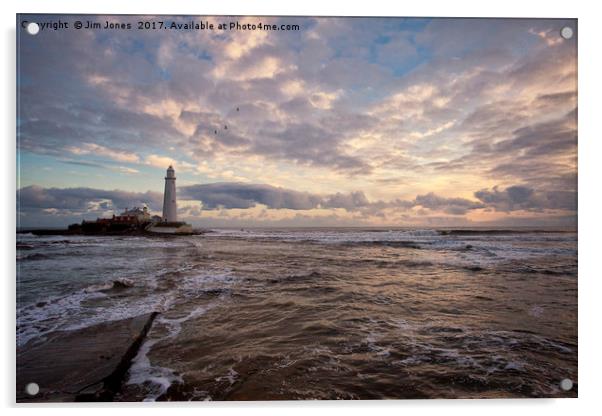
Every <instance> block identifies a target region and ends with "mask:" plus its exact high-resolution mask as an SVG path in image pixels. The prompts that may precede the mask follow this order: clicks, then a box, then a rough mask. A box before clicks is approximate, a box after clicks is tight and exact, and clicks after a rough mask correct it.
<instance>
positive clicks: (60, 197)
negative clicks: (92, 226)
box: [17, 185, 163, 213]
mask: <svg viewBox="0 0 602 416" xmlns="http://www.w3.org/2000/svg"><path fill="white" fill-rule="evenodd" d="M99 201H100V202H105V205H103V206H102V208H106V207H107V205H106V203H107V202H110V204H111V206H112V207H113V208H114V209H116V210H121V209H125V208H126V207H133V206H135V205H137V206H142V205H148V206H149V208H150V209H153V210H159V209H161V208H162V204H163V195H162V194H160V193H157V192H151V191H147V192H126V191H119V190H112V191H108V190H102V189H93V188H43V187H41V186H36V185H32V186H26V187H24V188H20V189H18V190H17V204H18V207H19V209H20V210H22V211H26V212H27V211H35V210H41V209H59V210H69V211H72V212H79V213H85V212H88V211H89V210H90V207H91V206H94V204H95V203H97V202H99Z"/></svg>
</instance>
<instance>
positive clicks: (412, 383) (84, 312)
mask: <svg viewBox="0 0 602 416" xmlns="http://www.w3.org/2000/svg"><path fill="white" fill-rule="evenodd" d="M17 272H18V273H17V277H18V285H17V288H18V289H17V307H18V310H17V341H18V344H19V345H23V344H25V343H27V342H28V341H30V340H32V339H36V340H40V339H43V337H44V336H45V335H46V334H48V333H50V332H52V331H55V330H59V329H60V330H64V329H76V328H81V327H85V326H89V325H93V324H96V323H99V322H105V321H110V320H118V319H122V318H125V317H130V316H136V315H139V314H142V313H145V312H150V311H160V312H161V314H160V315H159V317H158V318H157V320H156V321H155V323H154V325H153V327H152V329H151V330H150V332H149V334H148V338H147V340H146V341H145V343H144V344H143V346H142V348H141V350H140V353H139V354H138V356H137V357H136V359H135V360H134V363H133V365H132V368H131V370H130V373H129V374H128V378H127V384H126V385H125V386H124V389H123V392H122V394H121V396H120V397H119V399H121V400H156V399H158V400H267V399H391V398H435V397H574V396H576V395H577V236H576V233H574V232H536V231H533V232H524V231H521V232H518V231H512V232H511V231H506V232H496V233H489V232H466V231H458V232H453V231H452V232H449V231H441V230H380V229H373V230H367V229H301V230H292V229H280V230H265V229H263V230H212V232H211V233H208V234H205V235H202V236H191V237H178V238H146V237H83V236H68V237H35V236H33V235H31V234H21V235H18V237H17ZM115 282H119V283H118V284H115ZM565 378H570V379H571V380H572V381H573V382H574V388H573V389H572V390H571V391H568V392H565V391H563V390H561V389H560V387H559V383H560V381H561V380H562V379H565Z"/></svg>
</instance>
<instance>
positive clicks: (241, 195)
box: [179, 182, 322, 210]
mask: <svg viewBox="0 0 602 416" xmlns="http://www.w3.org/2000/svg"><path fill="white" fill-rule="evenodd" d="M179 192H180V197H181V198H183V199H190V200H197V201H202V203H203V209H208V210H212V209H218V208H227V209H231V208H239V209H245V208H251V207H254V206H256V205H257V204H262V205H265V206H267V207H268V208H273V209H282V208H286V209H294V210H309V209H313V208H316V207H318V205H319V204H320V202H321V200H322V199H321V198H320V197H319V196H317V195H313V194H310V193H307V192H298V191H293V190H290V189H283V188H277V187H274V186H270V185H262V184H245V183H227V182H226V183H212V184H203V185H190V186H183V187H180V188H179Z"/></svg>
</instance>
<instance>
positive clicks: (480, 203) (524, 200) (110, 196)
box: [17, 182, 577, 226]
mask: <svg viewBox="0 0 602 416" xmlns="http://www.w3.org/2000/svg"><path fill="white" fill-rule="evenodd" d="M178 192H179V194H178V198H179V199H180V200H187V201H198V202H199V208H200V210H204V211H210V210H220V209H249V208H253V207H256V206H258V205H261V206H266V207H267V208H270V209H289V210H297V211H304V210H312V209H320V208H321V209H344V210H346V211H348V212H358V213H361V214H363V215H364V216H380V217H383V216H384V211H385V210H391V209H392V210H394V211H399V212H403V211H408V210H410V209H413V208H418V209H421V210H429V211H432V212H439V213H444V214H447V215H450V216H462V215H465V214H467V213H468V212H469V211H471V210H476V209H487V210H495V211H502V212H512V211H536V212H541V211H544V210H562V211H575V210H576V205H577V195H576V192H570V191H557V192H545V191H538V190H535V189H532V188H529V187H526V186H511V187H508V188H505V189H500V188H499V187H494V188H492V189H482V190H479V191H477V192H475V193H474V197H475V200H469V199H465V198H445V197H442V196H439V195H436V194H434V193H432V192H430V193H427V194H424V195H418V196H416V197H415V198H414V199H413V200H402V199H395V200H392V201H369V200H368V198H367V197H366V196H365V195H364V193H363V192H362V191H356V192H351V193H346V194H344V193H335V194H330V195H319V194H314V193H309V192H300V191H296V190H292V189H285V188H279V187H274V186H271V185H266V184H248V183H236V182H221V183H211V184H199V185H189V186H182V187H180V188H179V190H178ZM17 202H18V205H19V212H21V213H22V215H23V218H21V220H22V221H23V223H24V224H23V225H25V226H34V225H36V224H35V222H36V221H38V220H40V219H41V218H44V219H45V220H46V223H47V220H48V219H49V218H56V219H57V221H59V219H60V217H61V216H62V217H64V218H70V219H74V220H75V221H79V220H80V219H81V218H82V217H84V218H88V217H90V216H95V215H102V214H103V213H106V212H107V211H109V210H121V209H123V208H126V207H132V206H135V205H143V204H146V205H148V206H149V207H150V208H151V209H152V210H156V211H159V210H160V209H161V206H162V195H161V194H160V193H158V192H150V191H148V192H126V191H119V190H100V189H93V188H43V187H39V186H28V187H24V188H21V189H19V190H18V191H17ZM197 212H199V211H197ZM30 222H31V224H30ZM46 225H48V224H46Z"/></svg>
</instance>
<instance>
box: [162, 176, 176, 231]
mask: <svg viewBox="0 0 602 416" xmlns="http://www.w3.org/2000/svg"><path fill="white" fill-rule="evenodd" d="M176 210H177V205H176V172H175V171H174V169H173V167H172V166H171V165H170V166H169V168H167V175H165V193H164V194H163V222H177V221H178V215H177V213H176Z"/></svg>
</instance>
